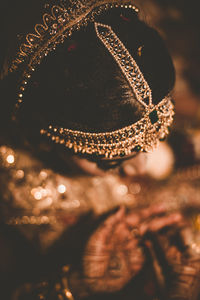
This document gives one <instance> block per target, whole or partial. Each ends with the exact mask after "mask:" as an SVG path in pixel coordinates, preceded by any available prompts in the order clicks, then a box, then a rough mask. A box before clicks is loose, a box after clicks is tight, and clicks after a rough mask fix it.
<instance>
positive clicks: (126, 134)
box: [41, 23, 174, 159]
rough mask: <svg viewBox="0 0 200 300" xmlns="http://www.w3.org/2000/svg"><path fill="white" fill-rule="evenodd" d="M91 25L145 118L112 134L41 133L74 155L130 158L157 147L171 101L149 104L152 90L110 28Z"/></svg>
mask: <svg viewBox="0 0 200 300" xmlns="http://www.w3.org/2000/svg"><path fill="white" fill-rule="evenodd" d="M94 25H95V29H96V33H97V36H98V38H99V39H100V40H101V41H102V43H103V44H104V46H105V47H106V48H107V49H108V51H109V52H110V54H111V55H112V56H113V58H114V60H115V61H116V63H117V64H118V66H119V67H120V69H121V71H122V73H123V74H124V76H125V77H126V79H127V81H128V82H129V84H130V87H131V88H132V90H133V92H134V94H135V95H136V98H137V100H138V102H140V103H141V104H142V105H143V106H144V107H145V110H146V112H145V115H144V117H143V118H142V119H141V120H139V121H138V122H136V123H134V124H132V125H130V126H127V127H124V128H122V129H120V130H116V131H112V132H105V133H88V132H81V131H74V130H70V129H63V128H60V127H57V126H53V125H50V126H49V128H48V129H42V130H41V134H42V135H46V136H48V137H50V138H51V139H52V141H55V142H56V143H59V144H64V145H65V146H66V147H67V148H70V149H73V150H74V152H75V153H77V152H79V153H83V154H84V153H85V154H92V155H96V156H102V157H105V158H109V159H112V158H114V157H117V156H124V155H130V154H131V153H132V152H138V151H146V152H149V151H151V150H152V149H153V147H155V146H156V145H157V142H158V140H159V139H163V138H164V137H165V136H166V135H167V134H168V133H169V132H168V128H169V127H170V125H171V124H172V121H173V115H174V110H173V109H174V106H173V104H172V102H171V98H170V97H169V96H168V97H166V98H164V99H163V100H162V101H161V102H160V103H159V104H158V105H153V103H152V91H151V89H150V87H149V85H148V83H147V81H146V80H145V78H144V76H143V74H142V72H141V71H140V68H139V67H138V65H137V63H136V61H135V60H134V59H133V58H132V56H131V55H130V53H129V52H128V50H127V49H126V47H125V46H124V44H123V43H122V42H121V41H120V39H119V38H118V36H117V35H116V34H115V33H114V32H113V30H112V28H111V27H110V26H108V25H104V24H101V23H94Z"/></svg>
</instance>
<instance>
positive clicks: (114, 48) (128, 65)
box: [95, 23, 152, 108]
mask: <svg viewBox="0 0 200 300" xmlns="http://www.w3.org/2000/svg"><path fill="white" fill-rule="evenodd" d="M95 29H96V33H97V36H98V38H99V39H100V40H101V41H102V43H103V44H104V46H105V47H106V48H107V49H108V51H109V52H110V54H111V55H112V56H113V58H114V59H115V61H116V63H117V64H118V66H119V67H120V69H121V70H122V73H123V74H124V76H125V77H126V79H127V81H128V82H129V84H130V86H131V88H132V89H133V92H134V94H135V95H136V97H137V100H138V101H139V102H140V103H141V104H142V105H143V106H145V107H146V108H148V107H151V106H152V92H151V89H150V87H149V85H148V83H147V81H146V80H145V79H144V76H143V74H142V72H141V71H140V69H139V67H138V65H137V63H136V61H135V60H134V59H133V58H132V56H131V55H130V53H129V52H128V50H127V49H126V47H125V46H124V44H123V43H122V42H121V41H120V39H119V38H118V36H117V35H116V34H115V33H114V31H113V30H112V28H111V27H110V26H108V25H104V24H101V23H95Z"/></svg>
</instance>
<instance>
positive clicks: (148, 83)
mask: <svg viewBox="0 0 200 300" xmlns="http://www.w3.org/2000/svg"><path fill="white" fill-rule="evenodd" d="M90 2H91V1H84V4H83V3H82V7H81V6H80V7H78V5H77V6H76V7H73V8H72V9H71V10H69V11H68V19H69V20H68V23H70V22H71V24H75V25H76V26H75V27H74V25H73V26H72V25H70V26H71V27H70V26H69V25H66V24H67V23H65V22H67V21H66V19H64V17H63V16H67V15H65V14H64V10H62V9H63V8H62V9H61V10H60V11H58V13H56V7H54V10H53V14H54V15H53V16H54V17H55V19H54V20H53V19H52V23H51V25H49V24H48V22H47V21H46V23H47V25H49V29H48V30H51V32H50V31H48V32H46V33H45V34H46V36H45V38H46V41H47V43H46V41H45V43H46V44H45V45H47V44H48V41H52V38H53V37H55V38H56V35H59V32H60V31H59V30H61V29H62V28H64V26H65V27H66V28H67V26H68V29H67V30H66V34H65V37H64V36H63V34H62V35H61V36H63V38H61V39H60V40H59V39H58V40H57V41H58V42H56V43H57V44H55V45H54V44H52V45H53V47H52V48H54V47H55V50H53V51H46V50H45V47H46V46H44V40H41V39H40V40H36V41H34V42H35V44H36V50H35V48H33V49H31V51H32V52H31V51H30V53H28V55H27V57H28V58H27V57H26V56H25V61H26V62H25V63H23V62H22V64H21V65H22V66H21V65H19V66H18V70H19V71H17V72H18V73H21V74H23V76H20V80H19V85H18V87H17V94H16V95H18V96H17V97H18V98H17V101H18V102H17V104H16V112H15V119H16V120H17V121H18V126H19V128H20V133H21V134H22V133H23V135H24V136H25V137H26V139H27V140H28V141H29V143H30V144H32V145H38V144H39V145H43V148H44V144H45V143H46V145H47V147H48V150H50V148H51V149H53V151H55V149H56V151H57V150H58V153H62V155H63V154H64V155H65V153H66V154H67V155H68V154H69V153H74V152H76V153H77V154H79V155H80V156H82V157H86V158H89V159H90V160H95V161H102V162H104V165H105V161H106V164H108V165H109V164H112V163H111V162H113V160H114V161H116V160H122V159H123V160H124V159H127V158H129V157H132V156H134V155H135V154H136V153H138V152H140V151H148V148H152V147H153V146H154V145H155V144H156V142H157V140H159V139H160V138H163V137H164V136H165V135H166V134H167V131H168V129H167V128H168V126H169V125H170V124H171V121H172V116H173V106H172V104H171V99H170V98H166V97H167V96H168V95H169V93H170V91H171V90H172V88H173V85H174V78H175V75H174V68H173V64H172V61H171V58H170V56H169V54H168V51H167V49H166V47H165V45H164V43H163V40H162V39H161V37H160V36H159V34H158V33H157V32H156V31H155V30H154V29H153V28H151V27H149V26H148V25H147V24H145V23H144V22H143V21H141V20H140V19H139V15H138V12H137V9H135V8H134V7H133V6H131V5H126V4H124V5H122V7H121V5H119V2H120V3H121V1H112V2H113V4H112V5H111V4H110V5H105V4H102V2H104V1H96V2H95V4H92V3H90ZM98 2H99V4H98ZM107 2H108V3H109V1H107ZM123 2H124V1H122V3H123ZM85 4H86V6H85V10H84V5H85ZM75 11H76V13H74V12H75ZM78 12H79V14H78ZM59 14H60V15H59ZM86 16H87V17H86ZM70 18H71V19H70ZM61 19H62V20H64V21H62V22H61ZM78 21H83V23H84V25H82V23H80V26H79V23H78ZM63 22H64V23H63ZM86 22H87V25H85V24H86ZM99 24H101V25H99ZM38 28H39V27H38ZM36 29H37V28H36ZM39 29H40V30H41V27H40V28H39ZM43 29H44V28H43ZM31 37H32V38H33V39H34V37H33V36H29V37H28V40H29V41H30V39H31ZM110 37H111V38H110ZM109 38H110V39H109ZM54 40H55V39H54ZM26 43H27V42H26ZM33 44H34V43H33ZM49 44H50V42H49ZM23 47H24V46H23ZM23 47H22V48H21V49H23V51H24V49H25V48H23ZM34 47H35V46H34ZM42 47H43V48H42ZM48 47H49V48H51V44H50V46H48ZM38 49H39V50H38ZM41 49H42V50H41ZM25 50H26V49H25ZM28 50H30V49H28ZM36 51H38V53H39V51H40V53H39V54H38V53H37V52H36ZM24 52H26V51H24ZM34 55H35V56H34ZM36 56H38V57H40V58H39V60H38V61H37V63H35V62H34V59H35V60H36ZM43 56H44V57H43ZM38 57H37V59H38ZM17 59H18V60H19V57H18V58H17ZM23 59H24V58H23ZM38 62H39V64H38ZM14 64H15V65H16V60H14ZM33 70H34V72H33ZM15 72H16V71H15ZM18 73H17V74H18ZM24 74H25V78H24ZM29 77H30V78H29ZM163 99H165V100H164V101H165V102H162V101H163ZM160 103H161V104H162V106H167V109H168V110H169V111H170V114H167V112H166V111H162V108H161V104H160Z"/></svg>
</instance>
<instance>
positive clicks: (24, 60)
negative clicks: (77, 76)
mask: <svg viewBox="0 0 200 300" xmlns="http://www.w3.org/2000/svg"><path fill="white" fill-rule="evenodd" d="M70 3H71V5H70V7H69V8H65V6H64V5H60V6H58V5H54V6H53V7H52V8H51V10H50V12H49V13H45V14H44V15H43V24H36V26H35V33H29V34H28V35H27V36H26V41H25V43H23V44H22V45H21V46H20V49H19V52H18V53H17V55H16V57H15V59H14V60H13V62H12V64H11V66H10V72H13V71H15V70H16V69H18V67H19V66H20V65H23V64H24V65H25V70H24V72H23V74H22V80H21V83H20V85H19V91H18V94H17V103H16V105H15V111H14V114H13V120H15V119H16V113H17V111H18V109H19V108H20V106H21V105H22V103H23V98H24V93H25V91H26V88H27V86H28V83H29V80H30V79H31V76H32V74H33V72H34V71H35V69H36V68H37V66H38V65H40V63H41V61H42V60H43V59H44V57H46V56H48V54H49V53H50V52H52V51H55V50H56V47H57V46H58V45H59V44H62V43H64V41H65V39H67V38H69V37H70V36H71V35H72V32H74V31H77V30H80V28H81V27H84V26H86V25H87V24H89V23H90V22H94V20H95V17H96V16H98V15H99V14H101V13H102V12H103V11H106V10H108V9H112V8H120V7H121V8H126V9H132V10H134V11H135V12H136V13H138V12H139V10H138V8H136V7H135V6H134V5H132V3H131V1H128V2H127V1H126V0H121V1H119V0H101V1H89V0H88V1H73V0H70Z"/></svg>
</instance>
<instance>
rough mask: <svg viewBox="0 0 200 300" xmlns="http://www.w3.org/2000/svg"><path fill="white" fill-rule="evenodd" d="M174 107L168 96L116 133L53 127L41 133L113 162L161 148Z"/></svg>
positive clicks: (74, 148) (75, 149)
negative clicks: (126, 156)
mask: <svg viewBox="0 0 200 300" xmlns="http://www.w3.org/2000/svg"><path fill="white" fill-rule="evenodd" d="M173 108H174V105H173V104H172V102H171V98H170V97H166V98H164V100H162V101H161V102H160V103H159V104H158V105H156V106H153V107H152V108H151V109H149V110H147V112H146V114H145V116H144V117H143V118H142V119H141V120H139V121H138V122H136V123H134V124H133V125H130V126H126V127H124V128H122V129H119V130H116V131H112V132H104V133H87V132H81V131H74V130H70V129H64V128H60V127H58V126H52V125H50V126H49V128H48V129H42V130H41V134H42V135H46V136H47V137H49V138H51V140H52V141H54V142H56V143H58V144H63V145H65V146H66V147H67V148H70V149H73V150H74V152H75V153H77V152H79V153H85V154H90V155H91V154H92V155H96V156H99V157H101V156H102V157H105V158H110V159H112V158H114V157H116V156H124V155H129V154H131V153H132V152H139V151H146V152H149V151H151V150H152V149H153V147H155V146H156V145H157V142H158V140H159V139H164V138H165V136H166V135H167V134H168V133H169V129H168V128H169V126H170V125H171V123H172V121H173V115H174V111H173Z"/></svg>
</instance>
